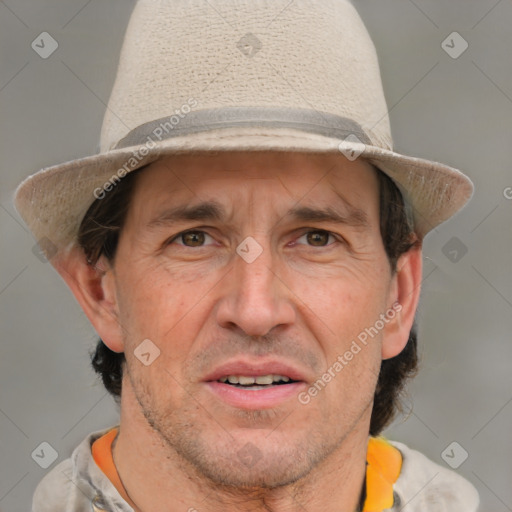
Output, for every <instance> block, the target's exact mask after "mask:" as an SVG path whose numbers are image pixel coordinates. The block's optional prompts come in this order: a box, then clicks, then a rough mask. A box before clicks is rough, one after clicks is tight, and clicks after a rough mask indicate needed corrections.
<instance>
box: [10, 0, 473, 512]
mask: <svg viewBox="0 0 512 512" xmlns="http://www.w3.org/2000/svg"><path fill="white" fill-rule="evenodd" d="M388 121H389V120H388V116H387V112H386V105H385V101H384V96H383V93H382V85H381V82H380V76H379V71H378V63H377V59H376V55H375V50H374V48H373V45H372V43H371V40H370V39H369V36H368V34H367V33H366V30H365V28H364V26H363V25H362V22H361V20H360V19H359V17H358V15H357V13H356V11H355V10H354V8H353V7H352V6H351V4H350V3H348V2H346V1H344V0H325V1H322V2H313V1H312V0H310V1H306V0H297V1H296V2H292V3H290V4H288V5H285V4H283V5H281V3H277V2H276V3H275V4H272V3H271V4H268V3H265V4H264V3H262V2H256V1H254V0H251V1H249V0H246V1H237V2H235V1H232V0H229V1H228V0H225V1H222V2H217V4H216V5H215V9H214V8H213V6H212V5H210V4H209V3H208V2H203V1H200V0H194V1H184V0H179V1H178V0H177V1H173V2H169V1H166V0H140V1H139V2H138V4H137V6H136V7H135V10H134V13H133V15H132V18H131V21H130V24H129V27H128V30H127V33H126V37H125V43H124V47H123V51H122V55H121V60H120V64H119V69H118V75H117V78H116V83H115V85H114V90H113V92H112V96H111V99H110V102H109V106H108V108H107V112H106V116H105V120H104V125H103V131H102V144H101V146H102V148H101V153H100V154H99V155H95V156H92V157H88V158H85V159H81V160H76V161H73V162H68V163H66V164H62V165H58V166H55V167H52V168H49V169H45V170H43V171H41V172H39V173H37V174H35V175H34V176H31V177H29V178H27V180H25V182H23V183H22V184H21V185H20V187H19V188H18V190H17V193H16V207H17V209H18V211H19V212H20V214H21V215H22V216H23V218H24V219H25V221H26V222H27V224H28V225H29V226H30V228H31V229H32V231H33V232H34V234H35V236H36V238H37V239H38V240H40V244H41V246H42V248H43V249H44V250H46V252H47V254H48V256H49V258H50V260H51V262H52V264H53V265H54V267H55V268H56V269H57V270H58V272H59V273H60V275H61V276H62V278H63V279H64V280H65V281H66V283H67V284H68V285H69V287H70V289H71V291H72V292H73V294H74V296H75V297H76V299H77V300H78V302H79V303H80V305H81V307H82V308H83V310H84V312H85V314H86V315H87V317H88V318H89V320H90V321H91V323H92V325H93V326H94V328H95V330H96V332H97V333H98V335H99V336H100V338H101V340H100V342H99V344H98V347H97V350H96V353H95V355H94V358H93V365H94V367H95V369H96V370H97V371H98V372H99V373H100V374H101V375H102V378H103V381H104V383H105V386H106V388H107V389H108V390H109V391H110V392H111V393H112V394H113V395H114V396H115V397H116V398H117V399H118V400H119V402H120V406H121V409H120V410H121V417H120V423H119V425H116V426H115V427H113V428H112V429H107V430H105V431H101V432H95V433H92V434H90V435H89V436H87V437H86V438H85V439H84V441H83V442H82V443H81V444H80V446H78V447H77V448H76V450H75V451H74V452H73V454H72V456H71V458H70V459H68V460H66V461H63V462H61V463H60V464H59V465H58V466H56V467H55V468H54V469H53V470H52V471H51V472H50V473H49V474H48V475H47V476H46V477H45V478H44V479H43V481H42V482H41V483H40V484H39V486H38V488H37V490H36V493H35V495H34V502H33V510H34V512H40V511H41V512H42V511H46V510H48V511H49V510H52V511H55V510H73V511H85V510H90V509H91V508H92V509H93V510H111V511H113V510H122V511H129V510H135V511H144V512H147V511H153V510H163V509H164V510H170V511H172V512H174V511H180V510H188V511H194V510H199V511H200V510H208V511H217V510H223V511H225V510H228V511H229V510H242V511H260V510H272V511H276V512H278V511H285V510H286V511H288V510H308V511H312V512H313V511H319V510H322V511H324V510H326V511H344V512H353V511H355V510H358V511H361V510H364V511H367V512H369V511H371V512H377V511H379V512H381V511H384V510H394V511H398V510H404V511H406V512H407V511H409V512H412V511H420V510H421V511H425V510H428V511H442V510H451V511H458V510H460V511H464V512H467V511H474V510H476V509H477V505H478V496H477V494H476V491H475V489H474V488H473V486H472V485H471V484H469V482H466V481H465V480H464V479H462V478H461V477H460V476H458V475H456V474H455V473H454V472H452V471H448V470H447V469H445V468H443V467H441V466H439V465H437V464H435V463H433V462H432V461H429V460H428V459H426V458H425V457H424V456H423V455H421V454H420V453H418V452H416V451H415V450H413V449H411V448H409V447H407V446H405V445H404V444H402V443H398V442H388V441H387V440H385V439H384V438H380V437H378V436H379V434H380V433H381V431H382V430H383V428H384V427H385V426H386V425H387V424H388V423H389V421H390V420H391V419H392V417H393V414H394V410H395V408H396V406H397V396H398V393H399V391H400V388H401V386H402V385H403V383H404V380H405V379H406V378H407V376H409V375H410V374H412V373H413V372H414V370H415V368H416V337H415V332H414V315H415V312H416V309H417V305H418V299H419V293H420V283H421V275H422V270H421V246H422V241H423V238H424V237H425V235H426V234H427V233H428V232H429V231H430V230H431V229H432V228H434V227H435V226H437V225H438V224H440V223H441V222H443V221H444V220H446V219H448V218H449V217H450V216H451V215H453V214H454V213H456V212H457V211H458V210H460V208H462V207H463V206H464V204H465V203H466V202H467V201H468V199H469V198H470V196H471V193H472V185H471V182H470V181H469V179H468V178H466V177H465V176H464V175H462V174H461V173H460V172H458V171H456V170H455V169H452V168H449V167H447V166H444V165H442V164H438V163H435V162H428V161H425V160H421V159H417V158H412V157H407V156H403V155H399V154H397V153H395V152H393V151H392V141H391V136H390V132H389V122H388Z"/></svg>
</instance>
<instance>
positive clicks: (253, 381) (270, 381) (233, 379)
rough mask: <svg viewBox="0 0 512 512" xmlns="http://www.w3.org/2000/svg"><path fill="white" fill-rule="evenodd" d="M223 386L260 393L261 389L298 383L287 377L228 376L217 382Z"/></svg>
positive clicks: (271, 375) (269, 375) (272, 375)
mask: <svg viewBox="0 0 512 512" xmlns="http://www.w3.org/2000/svg"><path fill="white" fill-rule="evenodd" d="M217 382H220V383H222V384H228V385H229V386H233V387H235V388H239V389H248V390H252V391H259V390H261V389H269V388H273V387H276V386H283V385H286V384H293V383H295V382H298V381H296V380H294V379H291V378H290V377H288V376H286V375H274V374H268V375H258V376H248V375H226V376H224V377H221V378H220V379H218V380H217Z"/></svg>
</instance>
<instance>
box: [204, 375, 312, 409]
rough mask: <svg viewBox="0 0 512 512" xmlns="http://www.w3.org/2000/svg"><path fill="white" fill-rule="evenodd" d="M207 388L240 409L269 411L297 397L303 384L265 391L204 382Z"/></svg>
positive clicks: (274, 387) (281, 386)
mask: <svg viewBox="0 0 512 512" xmlns="http://www.w3.org/2000/svg"><path fill="white" fill-rule="evenodd" d="M206 384H207V386H208V388H209V389H210V390H211V391H212V393H214V394H215V395H216V396H217V397H219V398H220V399H221V400H223V401H224V402H226V403H227V404H229V405H232V406H233V407H238V408H241V409H270V408H272V407H277V406H279V405H281V404H282V403H283V402H285V401H286V400H289V399H290V398H292V397H297V395H298V394H299V393H300V391H301V389H303V388H304V387H305V385H306V384H305V382H292V383H291V384H279V385H277V386H272V387H270V388H267V389H243V388H237V387H235V386H231V385H229V384H224V383H222V382H218V381H213V382H212V381H210V382H206Z"/></svg>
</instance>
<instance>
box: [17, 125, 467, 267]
mask: <svg viewBox="0 0 512 512" xmlns="http://www.w3.org/2000/svg"><path fill="white" fill-rule="evenodd" d="M340 143H342V148H341V149H342V150H343V151H341V150H340ZM363 146H364V147H362V146H361V143H360V142H351V141H350V140H344V141H340V139H339V138H335V137H328V136H324V135H318V134H311V133H304V132H301V131H299V130H294V129H288V128H273V129H269V128H268V127H267V128H266V129H265V130H262V129H261V128H260V129H258V128H254V127H252V128H248V127H244V128H236V129H234V128H228V129H218V130H212V131H209V132H207V133H204V132H203V133H194V134H188V135H186V136H178V137H173V138H169V139H165V140H162V141H158V142H154V143H153V144H152V145H151V148H148V146H147V145H145V144H137V145H134V146H130V147H126V148H121V149H114V150H112V151H108V152H106V153H100V154H97V155H93V156H89V157H85V158H80V159H77V160H73V161H70V162H65V163H62V164H59V165H55V166H52V167H48V168H45V169H42V170H40V171H39V172H37V173H35V174H33V175H31V176H29V177H27V178H26V179H25V180H24V181H23V182H22V183H21V184H20V185H19V186H18V187H17V189H16V191H15V193H14V205H15V208H16V210H17V211H18V212H19V214H20V215H21V217H22V218H23V220H24V221H25V222H26V223H27V225H28V227H29V228H30V229H31V231H32V233H33V234H34V236H35V238H36V240H38V241H41V240H44V243H43V244H41V245H42V247H41V249H42V250H43V251H44V252H46V253H47V257H48V256H49V259H51V258H52V257H53V256H55V255H56V254H57V253H58V252H59V251H62V250H63V249H64V248H66V247H69V246H70V245H72V244H73V243H74V242H75V240H76V236H77V234H78V229H79V226H80V223H81V221H82V219H83V217H84V215H85V213H86V212H87V210H88V208H89V207H90V205H91V204H92V203H93V201H94V200H95V199H97V197H98V190H100V191H101V190H103V189H104V187H105V185H106V184H107V185H108V184H109V183H112V184H113V185H112V186H115V183H116V182H117V181H118V180H119V179H121V178H122V176H123V175H125V174H127V173H129V172H133V171H135V170H137V169H139V168H140V167H142V166H144V165H147V164H149V163H151V162H154V161H155V160H158V159H160V158H162V157H164V156H169V155H172V154H178V153H186V152H191V151H194V152H197V151H199V152H201V151H262V150H270V151H294V152H308V153H312V152H315V153H337V154H339V155H340V158H347V157H348V159H353V156H357V157H358V158H363V159H364V160H366V161H368V162H370V163H371V164H373V165H375V166H376V167H377V168H379V169H380V170H382V171H383V172H385V173H386V174H387V175H388V176H389V177H390V178H392V179H393V180H394V182H395V183H396V184H397V185H398V187H399V188H400V190H401V192H402V194H403V196H404V199H405V201H406V203H407V205H408V208H409V211H410V213H411V215H412V218H413V222H414V230H415V232H416V233H417V235H418V236H419V237H420V239H422V238H423V237H424V236H425V235H426V234H427V233H428V232H429V231H430V230H432V229H434V228H435V227H436V226H438V225H439V224H441V223H442V222H444V221H445V220H447V219H448V218H450V217H451V216H453V215H454V214H455V213H456V212H458V211H459V210H460V209H461V208H462V207H463V206H464V205H465V204H466V203H467V202H468V201H469V199H470V198H471V196H472V194H473V184H472V182H471V180H470V179H469V178H468V177H467V176H465V175H464V174H462V173H461V172H460V171H458V170H457V169H454V168H452V167H449V166H447V165H444V164H441V163H438V162H434V161H429V160H424V159H421V158H416V157H411V156H406V155H402V154H399V153H396V152H393V151H390V150H386V149H383V148H379V147H376V146H373V145H368V144H367V145H363ZM134 155H137V157H135V156H134ZM131 159H133V160H131Z"/></svg>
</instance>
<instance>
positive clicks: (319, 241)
mask: <svg viewBox="0 0 512 512" xmlns="http://www.w3.org/2000/svg"><path fill="white" fill-rule="evenodd" d="M330 236H332V235H331V234H330V233H329V232H328V231H310V232H309V233H306V237H307V241H308V243H309V244H310V245H313V246H315V247H322V246H324V245H328V243H329V237H330Z"/></svg>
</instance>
